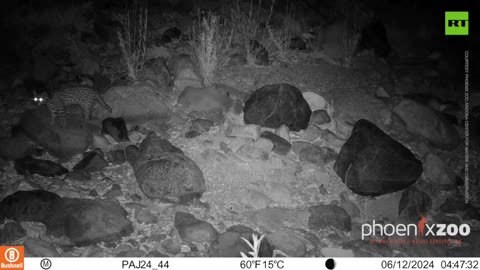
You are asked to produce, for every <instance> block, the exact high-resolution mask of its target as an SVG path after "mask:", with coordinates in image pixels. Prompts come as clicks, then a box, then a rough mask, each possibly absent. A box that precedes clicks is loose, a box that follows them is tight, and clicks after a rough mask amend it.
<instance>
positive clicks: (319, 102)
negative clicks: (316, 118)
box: [302, 92, 329, 112]
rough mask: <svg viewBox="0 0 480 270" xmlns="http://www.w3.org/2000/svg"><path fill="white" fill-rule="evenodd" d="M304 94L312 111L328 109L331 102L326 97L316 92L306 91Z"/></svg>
mask: <svg viewBox="0 0 480 270" xmlns="http://www.w3.org/2000/svg"><path fill="white" fill-rule="evenodd" d="M302 96H303V98H304V99H305V100H306V101H307V103H308V106H309V107H310V110H312V112H314V111H322V110H323V111H327V108H328V106H329V104H328V102H327V101H326V100H325V98H324V97H322V96H320V95H319V94H317V93H314V92H304V93H302Z"/></svg>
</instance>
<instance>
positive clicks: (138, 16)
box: [117, 0, 148, 81]
mask: <svg viewBox="0 0 480 270" xmlns="http://www.w3.org/2000/svg"><path fill="white" fill-rule="evenodd" d="M118 18H119V21H120V23H121V24H122V30H121V31H120V30H119V31H118V32H117V37H118V42H119V45H120V49H121V50H122V56H123V60H124V64H125V66H126V68H127V73H128V77H129V78H130V79H132V80H134V81H135V80H137V79H138V76H139V73H140V72H141V71H142V69H143V65H144V63H145V52H146V48H147V43H146V42H147V22H148V9H147V7H146V6H144V5H143V4H142V3H140V2H139V1H137V0H134V1H133V4H132V6H131V7H126V11H125V14H122V15H119V16H118Z"/></svg>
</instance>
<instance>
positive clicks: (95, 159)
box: [73, 149, 108, 173]
mask: <svg viewBox="0 0 480 270" xmlns="http://www.w3.org/2000/svg"><path fill="white" fill-rule="evenodd" d="M107 166H108V162H107V161H106V160H105V159H104V158H103V153H102V150H100V149H96V150H94V151H91V152H88V153H86V154H85V155H84V157H83V159H82V160H80V161H79V162H78V163H77V164H76V165H75V166H74V167H73V170H74V171H86V172H89V173H92V172H98V171H101V170H103V169H104V168H106V167H107Z"/></svg>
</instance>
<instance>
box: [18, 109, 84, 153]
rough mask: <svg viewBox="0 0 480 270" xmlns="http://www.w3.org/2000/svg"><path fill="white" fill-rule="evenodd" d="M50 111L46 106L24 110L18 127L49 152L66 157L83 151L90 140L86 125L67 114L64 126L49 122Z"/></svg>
mask: <svg viewBox="0 0 480 270" xmlns="http://www.w3.org/2000/svg"><path fill="white" fill-rule="evenodd" d="M50 117H51V112H50V111H49V110H48V109H47V107H46V106H40V107H38V108H36V109H33V110H28V111H25V112H24V113H23V114H22V116H21V119H20V123H19V127H20V128H22V129H23V131H24V132H25V134H27V135H28V136H29V137H30V138H31V139H32V140H34V141H35V142H36V143H38V144H39V145H41V146H42V147H43V148H45V149H46V150H47V151H48V152H49V153H50V154H52V155H54V156H56V157H59V158H62V159H67V158H70V157H72V156H74V155H77V154H80V153H83V152H84V151H85V149H87V147H88V144H89V142H90V141H91V132H90V131H89V129H88V127H87V126H86V125H84V124H83V123H81V121H78V119H76V118H75V117H71V116H70V115H67V117H66V123H67V125H66V126H65V127H60V126H59V125H57V124H56V123H55V124H52V123H51V120H50V119H51V118H50Z"/></svg>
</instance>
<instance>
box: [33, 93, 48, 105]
mask: <svg viewBox="0 0 480 270" xmlns="http://www.w3.org/2000/svg"><path fill="white" fill-rule="evenodd" d="M47 100H48V94H47V92H41V93H37V91H35V90H34V91H33V101H34V102H35V103H36V104H38V105H42V104H44V103H45V102H46V101H47Z"/></svg>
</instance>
